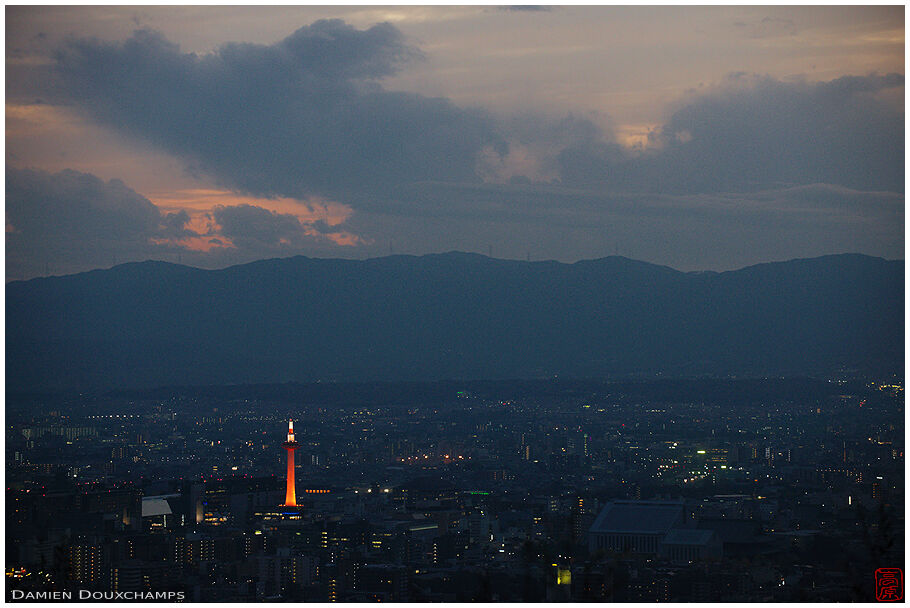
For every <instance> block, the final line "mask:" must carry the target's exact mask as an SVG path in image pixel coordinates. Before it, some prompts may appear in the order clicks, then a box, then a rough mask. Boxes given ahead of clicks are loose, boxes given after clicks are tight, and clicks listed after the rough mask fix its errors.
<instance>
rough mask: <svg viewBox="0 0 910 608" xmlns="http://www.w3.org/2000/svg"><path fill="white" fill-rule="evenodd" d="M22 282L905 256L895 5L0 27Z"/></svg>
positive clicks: (90, 12)
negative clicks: (270, 263) (300, 266)
mask: <svg viewBox="0 0 910 608" xmlns="http://www.w3.org/2000/svg"><path fill="white" fill-rule="evenodd" d="M5 21H6V78H7V82H6V84H7V86H6V205H5V211H6V278H7V280H8V281H9V280H16V279H26V278H31V277H36V276H44V275H47V274H51V275H59V274H70V273H74V272H81V271H85V270H90V269H95V268H107V267H110V266H112V265H115V264H120V263H124V262H131V261H142V260H147V259H156V260H165V261H170V262H175V263H183V264H187V265H192V266H198V267H202V268H222V267H225V266H229V265H233V264H238V263H244V262H249V261H253V260H257V259H263V258H273V257H286V256H291V255H307V256H312V257H341V258H368V257H377V256H382V255H388V254H389V253H395V254H413V255H420V254H426V253H437V252H444V251H452V250H458V251H470V252H477V253H483V254H485V255H487V254H492V255H493V256H494V257H498V258H510V259H530V260H547V259H555V260H560V261H563V262H574V261H577V260H580V259H590V258H599V257H604V256H607V255H614V254H619V255H624V256H626V257H630V258H634V259H639V260H644V261H647V262H652V263H656V264H662V265H667V266H671V267H673V268H677V269H679V270H686V271H693V270H721V271H722V270H730V269H736V268H741V267H743V266H747V265H750V264H756V263H762V262H768V261H777V260H787V259H792V258H800V257H814V256H820V255H827V254H836V253H847V252H858V253H864V254H868V255H874V256H882V257H886V258H889V259H895V258H903V252H904V7H903V6H884V7H850V6H836V7H824V6H809V7H805V6H800V7H797V6H771V7H757V6H732V7H721V6H717V7H685V6H671V7H618V6H606V7H594V6H553V7H540V6H505V7H499V6H464V7H452V6H397V7H381V6H360V7H358V6H303V7H299V6H295V7H292V6H278V7H265V8H263V7H241V6H221V7H217V6H209V7H199V6H197V7H183V6H167V7H147V6H54V7H40V6H7V7H6V10H5Z"/></svg>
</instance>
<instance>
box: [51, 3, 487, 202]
mask: <svg viewBox="0 0 910 608" xmlns="http://www.w3.org/2000/svg"><path fill="white" fill-rule="evenodd" d="M418 55H419V52H418V51H416V50H415V49H413V48H411V47H410V46H408V45H407V44H405V42H404V40H403V37H402V35H401V33H400V32H399V31H398V30H397V29H396V28H394V27H393V26H391V25H388V24H379V25H375V26H373V27H371V28H369V29H367V30H357V29H355V28H353V27H352V26H350V25H347V24H345V23H344V22H342V21H338V20H331V21H318V22H316V23H314V24H312V25H309V26H305V27H302V28H300V29H298V30H297V31H296V32H294V33H293V34H291V35H290V36H288V37H287V38H285V39H284V40H281V41H279V42H277V43H275V44H273V45H259V44H227V45H224V46H222V47H220V48H219V49H218V50H217V51H216V52H214V53H212V54H208V55H196V54H192V53H182V52H181V51H180V49H179V48H178V46H177V45H175V44H173V43H171V42H169V41H168V40H166V39H165V38H164V37H163V36H162V35H160V34H158V33H156V32H153V31H149V30H142V31H137V32H135V33H134V34H133V36H132V37H131V38H129V39H128V40H126V41H125V42H122V43H108V42H101V41H98V40H86V39H79V40H73V41H70V42H69V43H68V44H67V45H66V46H65V47H64V48H63V49H61V50H60V52H59V53H58V54H57V57H56V60H57V69H58V72H59V74H60V76H61V82H62V83H63V86H62V90H61V91H60V93H61V94H62V98H63V99H65V100H68V101H70V102H72V103H74V104H76V105H77V106H78V107H80V108H82V110H83V111H85V112H86V113H88V114H90V115H91V116H92V117H93V118H94V119H96V120H97V121H99V122H101V123H104V124H107V125H111V126H113V127H115V128H117V129H120V130H123V131H126V132H128V133H130V134H132V135H134V136H138V137H140V138H142V139H145V140H148V141H151V142H154V143H155V144H157V145H159V146H161V147H162V148H164V149H166V150H168V151H169V152H171V153H173V154H177V155H179V156H181V157H182V158H184V159H185V160H186V161H187V163H188V164H189V165H190V166H191V167H194V168H195V169H196V170H198V171H200V172H202V173H206V174H209V175H211V176H213V177H214V178H215V179H216V180H217V181H218V183H219V184H221V185H223V186H226V187H229V188H232V189H234V190H236V191H239V192H243V193H248V194H254V195H259V196H288V197H295V198H304V197H307V196H310V195H314V194H318V195H324V196H329V197H336V198H343V199H345V200H346V202H351V203H355V204H359V205H360V206H369V204H370V203H371V202H372V201H374V200H376V199H377V198H381V197H382V195H383V193H385V192H387V191H388V190H389V189H390V188H391V187H392V186H394V185H396V184H399V183H402V182H409V181H417V180H426V179H443V180H453V181H477V180H478V178H477V175H476V173H475V166H476V158H477V154H478V152H479V151H480V150H481V149H482V148H483V147H484V146H486V145H489V144H496V145H498V146H499V147H500V148H502V147H503V145H504V144H502V142H500V141H499V140H498V139H497V137H496V136H495V135H494V131H493V125H492V123H491V122H490V121H489V120H488V119H487V118H486V117H485V115H484V114H482V113H481V112H479V111H474V110H465V109H461V108H458V107H456V106H454V105H453V104H451V103H450V102H448V101H447V100H445V99H431V98H427V97H422V96H420V95H416V94H410V93H395V92H388V91H385V90H383V89H382V88H381V87H380V86H379V84H378V83H377V82H376V80H377V79H379V78H381V77H383V76H387V75H389V74H392V73H394V72H396V71H397V70H398V69H399V67H400V66H401V64H402V63H403V62H405V61H407V60H409V59H411V58H413V57H415V56H418Z"/></svg>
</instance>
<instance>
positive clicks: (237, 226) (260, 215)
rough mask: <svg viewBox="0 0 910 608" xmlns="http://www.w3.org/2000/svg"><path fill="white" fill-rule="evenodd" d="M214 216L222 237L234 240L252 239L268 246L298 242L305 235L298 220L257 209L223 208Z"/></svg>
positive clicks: (283, 214) (284, 214) (215, 210)
mask: <svg viewBox="0 0 910 608" xmlns="http://www.w3.org/2000/svg"><path fill="white" fill-rule="evenodd" d="M212 215H213V217H214V219H215V222H217V223H218V225H219V226H220V227H221V234H223V235H224V236H226V237H228V238H230V239H232V240H243V239H251V240H254V241H258V242H260V243H263V244H266V245H279V244H282V243H284V244H290V243H291V242H293V241H298V240H299V239H300V238H301V237H302V236H303V235H304V234H305V232H304V229H303V225H301V223H300V220H299V219H298V218H297V216H295V215H291V214H290V213H277V212H275V211H270V210H268V209H264V208H262V207H257V206H254V205H235V206H232V207H225V206H223V205H219V206H217V207H215V209H214V211H213V212H212Z"/></svg>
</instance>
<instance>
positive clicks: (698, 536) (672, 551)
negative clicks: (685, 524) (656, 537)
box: [660, 529, 723, 562]
mask: <svg viewBox="0 0 910 608" xmlns="http://www.w3.org/2000/svg"><path fill="white" fill-rule="evenodd" d="M660 555H661V556H662V557H665V558H667V559H670V560H672V561H677V562H694V561H701V560H705V559H720V558H721V557H722V555H723V545H722V543H721V541H720V537H718V536H717V534H716V533H715V532H714V530H698V529H690V530H686V529H673V530H670V531H669V532H667V535H666V536H665V537H664V540H663V542H662V543H661V546H660Z"/></svg>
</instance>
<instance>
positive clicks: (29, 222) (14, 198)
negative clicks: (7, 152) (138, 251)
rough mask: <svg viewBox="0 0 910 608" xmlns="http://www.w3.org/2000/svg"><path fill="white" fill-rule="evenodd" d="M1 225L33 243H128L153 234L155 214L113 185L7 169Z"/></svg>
mask: <svg viewBox="0 0 910 608" xmlns="http://www.w3.org/2000/svg"><path fill="white" fill-rule="evenodd" d="M6 219H7V222H8V223H10V224H12V225H13V226H14V227H15V229H16V232H17V233H22V234H29V235H33V236H34V237H35V238H45V239H52V238H61V237H64V236H70V237H75V238H78V239H86V240H89V239H111V240H132V239H143V238H146V237H148V236H149V235H151V234H153V233H154V232H155V231H156V230H157V229H158V227H159V224H160V223H161V213H160V211H159V210H158V208H157V207H156V206H155V205H154V204H152V202H151V201H149V200H148V199H147V198H145V197H144V196H142V195H140V194H138V193H137V192H135V191H133V190H132V189H130V188H129V187H127V186H126V185H125V184H124V183H123V182H122V181H120V180H117V179H114V180H111V181H109V182H104V181H102V180H101V179H99V178H97V177H95V176H94V175H89V174H87V173H79V172H77V171H70V170H66V171H62V172H60V173H57V174H53V175H52V174H49V173H46V172H44V171H35V170H30V169H15V168H12V167H8V168H7V172H6ZM171 221H173V220H171Z"/></svg>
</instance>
